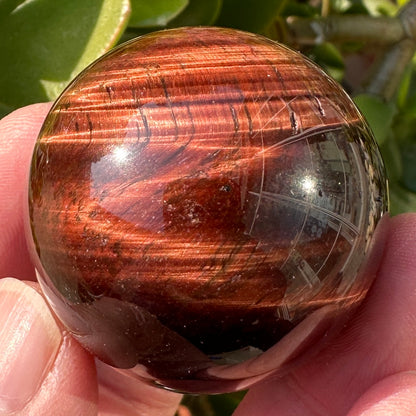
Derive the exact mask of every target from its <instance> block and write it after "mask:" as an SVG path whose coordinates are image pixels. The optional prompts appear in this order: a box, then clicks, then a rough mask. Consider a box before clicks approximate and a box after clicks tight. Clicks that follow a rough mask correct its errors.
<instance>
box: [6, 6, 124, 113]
mask: <svg viewBox="0 0 416 416" xmlns="http://www.w3.org/2000/svg"><path fill="white" fill-rule="evenodd" d="M16 4H17V2H16ZM0 5H2V4H0ZM129 13H130V5H129V1H128V0H89V1H85V0H59V1H56V0H31V1H25V2H23V3H20V4H19V5H18V6H17V7H15V8H14V9H13V10H11V11H9V12H8V13H6V14H2V15H0V56H2V64H3V65H2V67H1V68H0V102H2V103H3V105H5V106H8V107H10V108H16V107H21V106H23V105H26V104H30V103H33V102H38V101H47V100H53V99H55V98H56V97H57V95H58V94H59V93H60V92H61V91H62V89H63V88H64V87H65V86H66V85H67V84H68V82H69V81H70V80H71V79H72V78H73V77H74V76H75V75H77V74H78V73H79V72H80V71H81V70H82V69H83V68H84V67H86V66H87V65H88V64H89V63H90V62H92V61H93V60H95V59H96V58H98V57H99V56H100V55H102V54H103V53H104V52H106V51H107V50H108V49H110V48H111V46H113V45H114V44H115V42H116V41H117V38H118V37H119V36H120V34H121V32H122V30H123V29H124V27H125V24H126V22H127V19H128V16H129Z"/></svg>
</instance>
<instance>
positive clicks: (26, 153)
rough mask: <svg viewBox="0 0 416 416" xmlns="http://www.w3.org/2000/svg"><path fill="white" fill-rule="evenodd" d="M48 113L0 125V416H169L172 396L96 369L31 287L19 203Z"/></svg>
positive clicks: (174, 402) (33, 112)
mask: <svg viewBox="0 0 416 416" xmlns="http://www.w3.org/2000/svg"><path fill="white" fill-rule="evenodd" d="M49 108H50V105H49V104H39V105H33V106H30V107H25V108H22V109H20V110H18V111H16V112H14V113H13V114H10V115H9V116H7V117H5V118H4V119H2V120H1V121H0V178H1V182H0V224H1V228H2V232H1V235H0V277H2V279H0V415H6V414H10V413H13V414H14V415H16V414H17V415H19V416H23V415H35V416H38V415H39V416H40V415H63V416H72V415H73V416H75V415H76V416H79V415H82V416H90V415H91V416H92V415H97V413H98V414H99V415H106V416H110V415H121V416H133V415H141V416H143V415H146V416H153V415H154V416H172V415H173V414H174V413H175V410H176V409H177V407H178V404H179V401H180V399H181V396H180V395H179V394H175V393H171V392H167V391H163V390H160V389H156V388H154V387H151V386H149V385H147V384H144V383H141V382H138V381H136V380H133V379H131V378H129V377H126V376H123V375H121V374H120V373H118V372H117V371H115V370H114V369H112V368H111V367H109V366H106V365H104V364H99V363H97V364H96V363H95V361H94V359H93V357H92V356H91V355H90V354H88V353H87V352H86V351H85V350H84V349H83V348H81V346H80V345H79V344H78V343H77V342H76V341H74V340H73V339H72V337H70V336H69V335H68V334H67V333H66V332H65V331H64V330H63V328H62V327H60V326H59V324H57V323H56V321H55V319H54V318H53V316H52V314H51V313H50V310H49V309H48V307H47V305H46V303H45V301H44V299H43V297H42V296H41V295H40V294H39V289H38V286H37V284H36V283H35V282H34V280H35V276H34V270H33V266H32V265H31V262H30V258H29V254H28V252H27V249H26V243H25V235H24V224H23V205H24V203H25V202H26V201H25V199H26V198H27V196H26V183H27V180H28V169H29V164H30V158H31V152H32V149H33V145H34V142H35V140H36V136H37V134H38V132H39V129H40V126H41V124H42V122H43V120H44V118H45V116H46V113H47V112H48V110H49ZM6 276H13V277H15V278H18V279H20V280H17V279H12V278H4V277H6ZM23 280H25V281H26V282H23ZM28 281H29V282H28Z"/></svg>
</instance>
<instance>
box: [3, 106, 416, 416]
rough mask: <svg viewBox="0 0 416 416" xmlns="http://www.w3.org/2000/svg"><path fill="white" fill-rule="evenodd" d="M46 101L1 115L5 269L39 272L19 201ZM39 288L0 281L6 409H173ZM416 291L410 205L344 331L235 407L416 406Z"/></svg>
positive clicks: (261, 410)
mask: <svg viewBox="0 0 416 416" xmlns="http://www.w3.org/2000/svg"><path fill="white" fill-rule="evenodd" d="M48 109H49V105H48V104H42V105H35V106H31V107H26V108H23V109H21V110H18V111H17V112H15V113H13V114H11V115H10V116H8V117H6V118H5V119H3V120H2V121H0V175H1V176H0V177H2V178H3V181H2V182H1V183H0V195H1V196H2V197H1V198H0V221H1V224H4V226H3V233H2V235H1V239H0V276H15V277H19V278H20V279H25V280H33V279H34V275H33V267H32V265H31V263H30V259H29V255H28V253H27V250H26V245H25V242H24V231H23V219H22V218H23V215H22V211H21V208H20V207H21V206H22V205H23V202H24V198H26V196H25V190H24V188H25V184H26V181H27V170H28V166H29V163H30V154H31V151H32V148H33V142H34V140H35V139H36V135H37V132H38V131H39V128H40V125H41V123H42V121H43V119H44V117H45V115H46V112H47V111H48ZM36 290H37V285H36V284H35V283H33V282H26V283H22V282H19V281H18V280H15V279H3V280H0V328H1V330H0V374H1V375H2V377H0V414H4V413H6V412H7V411H11V410H13V409H16V410H20V409H23V410H21V412H20V413H18V414H19V415H26V414H34V415H38V414H39V415H40V414H54V415H59V414H62V415H81V414H82V415H96V414H97V412H98V414H100V415H123V416H129V415H138V414H140V415H142V414H146V415H149V416H151V415H158V416H164V415H166V416H167V415H172V414H173V413H174V411H175V409H176V408H177V405H178V402H179V400H180V396H179V395H176V394H174V393H168V392H165V391H162V390H155V389H153V388H152V387H149V386H147V385H145V384H141V383H139V382H136V381H132V380H131V379H128V378H125V377H123V376H121V375H120V374H118V373H116V372H114V371H112V369H111V368H109V367H108V366H105V365H100V364H99V365H98V368H96V364H95V362H94V360H93V358H92V357H91V356H90V355H89V354H88V353H87V352H85V351H84V350H83V349H82V348H81V347H80V346H79V345H78V344H77V343H76V342H75V341H74V340H73V339H72V338H71V337H70V336H68V335H67V334H66V333H65V331H63V330H62V328H60V327H59V326H58V325H57V324H56V323H55V320H54V319H53V318H52V316H51V314H50V312H49V310H48V308H47V306H46V304H45V303H44V301H43V298H42V297H41V296H40V295H39V294H38V292H37V291H36ZM415 294H416V215H415V214H408V215H402V216H398V217H395V218H393V219H392V220H391V226H390V235H389V237H388V243H387V247H386V251H385V253H384V256H383V262H382V266H381V268H380V271H379V274H378V278H377V280H376V282H375V284H374V285H373V287H372V289H371V291H370V293H369V296H368V298H367V299H366V301H365V302H364V304H363V305H362V307H361V308H360V311H359V313H358V314H357V315H356V316H355V318H354V319H353V320H352V321H351V322H350V323H349V324H348V326H347V327H346V328H344V330H343V331H342V333H341V334H340V336H339V337H338V338H337V339H335V340H334V341H333V342H332V343H331V344H330V345H328V347H327V348H326V349H325V350H323V351H322V352H321V353H320V354H319V355H318V356H316V357H315V358H314V359H313V360H312V362H310V363H309V364H306V365H304V366H302V367H299V368H297V369H295V370H294V371H293V372H292V373H290V374H289V375H288V376H286V377H284V378H277V379H272V380H269V381H265V382H263V383H261V384H259V385H257V386H255V387H253V388H252V389H251V390H250V391H249V393H248V394H247V396H246V398H245V399H244V400H243V402H242V403H241V405H240V406H239V408H238V409H237V411H236V414H235V416H253V415H256V416H257V415H258V416H266V415H267V416H274V415H276V416H278V415H279V416H283V415H291V416H292V415H293V416H296V415H299V416H300V415H301V416H309V415H311V416H312V415H314V416H315V415H322V416H326V415H328V416H338V415H340V416H341V415H342V416H343V415H347V414H348V416H358V415H366V416H371V415H377V416H381V415H389V416H391V415H397V416H400V415H414V414H416V371H415V372H412V371H413V370H416V354H415V353H414V351H415V348H414V344H415V341H414V340H415V339H416V325H415V321H416V302H415ZM29 328H30V329H31V330H30V331H29ZM50 356H51V357H52V358H50V359H49V358H48V357H50ZM10 396H13V397H12V398H11V399H10Z"/></svg>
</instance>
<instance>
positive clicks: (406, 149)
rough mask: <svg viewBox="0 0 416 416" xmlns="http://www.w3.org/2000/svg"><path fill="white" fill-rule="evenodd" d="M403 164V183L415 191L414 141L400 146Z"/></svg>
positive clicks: (415, 162)
mask: <svg viewBox="0 0 416 416" xmlns="http://www.w3.org/2000/svg"><path fill="white" fill-rule="evenodd" d="M400 151H401V155H402V164H403V178H402V180H403V184H404V186H405V187H406V188H407V189H409V190H410V191H413V192H416V142H414V143H407V144H405V145H404V146H402V147H401V148H400Z"/></svg>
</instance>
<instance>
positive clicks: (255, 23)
mask: <svg viewBox="0 0 416 416" xmlns="http://www.w3.org/2000/svg"><path fill="white" fill-rule="evenodd" d="M284 5H285V0H262V1H258V0H224V3H223V7H222V11H221V14H220V16H219V18H218V22H217V24H218V25H219V26H227V27H234V28H237V29H243V30H247V31H250V32H257V33H262V32H263V31H265V30H266V29H267V27H268V26H269V25H270V24H271V23H272V22H273V20H274V19H275V18H276V16H278V14H279V11H281V10H283V7H284Z"/></svg>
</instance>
